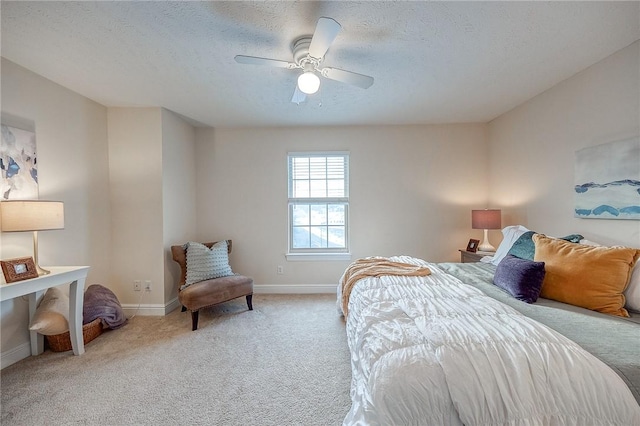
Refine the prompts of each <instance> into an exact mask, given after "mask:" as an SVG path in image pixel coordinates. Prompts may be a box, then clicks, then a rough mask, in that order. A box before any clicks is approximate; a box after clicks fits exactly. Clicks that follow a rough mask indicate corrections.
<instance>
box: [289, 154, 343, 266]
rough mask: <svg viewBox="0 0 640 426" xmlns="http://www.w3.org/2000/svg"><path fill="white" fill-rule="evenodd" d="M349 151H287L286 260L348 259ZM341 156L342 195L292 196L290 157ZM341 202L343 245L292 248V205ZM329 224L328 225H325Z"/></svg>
mask: <svg viewBox="0 0 640 426" xmlns="http://www.w3.org/2000/svg"><path fill="white" fill-rule="evenodd" d="M349 154H350V153H349V152H348V151H310V152H288V153H287V211H288V215H287V216H288V218H287V229H288V252H287V255H286V257H287V260H293V261H296V260H300V261H309V260H350V259H351V254H350V253H349ZM332 156H333V157H335V156H339V157H343V158H344V159H345V176H344V179H345V188H344V190H345V191H344V196H343V197H302V198H294V197H293V196H292V195H293V188H292V185H293V177H292V170H291V165H292V158H294V157H305V158H311V157H332ZM333 203H336V204H341V205H344V208H345V212H344V214H345V216H344V221H345V223H344V238H345V243H344V245H345V246H344V247H340V248H332V247H318V248H293V228H294V224H293V207H294V206H295V205H296V204H302V205H311V204H322V205H329V204H333ZM327 226H329V225H327Z"/></svg>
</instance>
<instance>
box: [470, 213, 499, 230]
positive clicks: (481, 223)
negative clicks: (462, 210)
mask: <svg viewBox="0 0 640 426" xmlns="http://www.w3.org/2000/svg"><path fill="white" fill-rule="evenodd" d="M501 216H502V211H501V210H498V209H493V210H471V228H473V229H500V228H501V223H502V220H501Z"/></svg>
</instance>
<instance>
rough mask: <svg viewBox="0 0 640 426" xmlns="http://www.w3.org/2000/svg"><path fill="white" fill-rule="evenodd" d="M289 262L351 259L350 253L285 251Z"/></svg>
mask: <svg viewBox="0 0 640 426" xmlns="http://www.w3.org/2000/svg"><path fill="white" fill-rule="evenodd" d="M285 257H286V258H287V260H288V261H289V262H324V261H330V260H351V253H287V254H285Z"/></svg>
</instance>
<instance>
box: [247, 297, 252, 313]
mask: <svg viewBox="0 0 640 426" xmlns="http://www.w3.org/2000/svg"><path fill="white" fill-rule="evenodd" d="M251 299H253V294H248V295H247V306H248V307H249V310H250V311H253V304H252V303H251Z"/></svg>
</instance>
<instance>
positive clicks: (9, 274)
mask: <svg viewBox="0 0 640 426" xmlns="http://www.w3.org/2000/svg"><path fill="white" fill-rule="evenodd" d="M0 266H2V273H3V274H4V279H5V281H6V282H7V284H9V283H14V282H16V281H22V280H28V279H29V278H38V271H36V264H35V263H34V261H33V258H32V257H20V258H17V259H9V260H0Z"/></svg>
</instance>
